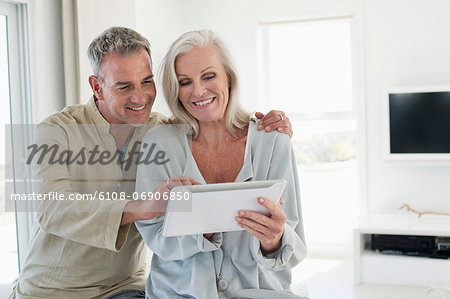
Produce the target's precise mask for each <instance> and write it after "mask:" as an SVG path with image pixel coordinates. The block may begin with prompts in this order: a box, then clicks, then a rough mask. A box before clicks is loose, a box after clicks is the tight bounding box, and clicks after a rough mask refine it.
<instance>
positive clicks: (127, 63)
mask: <svg viewBox="0 0 450 299" xmlns="http://www.w3.org/2000/svg"><path fill="white" fill-rule="evenodd" d="M101 72H102V76H103V81H99V80H98V79H97V78H96V77H94V76H91V77H90V78H89V82H90V84H91V87H92V89H93V91H94V94H95V96H96V97H97V99H98V101H97V102H96V104H97V107H98V110H99V111H100V113H101V114H102V115H103V117H104V118H105V119H106V120H107V121H108V122H109V123H111V124H130V125H140V124H146V123H147V121H148V118H149V115H150V112H151V109H152V105H153V102H154V100H155V96H156V88H155V83H154V81H153V73H152V69H151V68H150V57H149V55H148V54H147V52H146V51H145V50H141V51H140V52H138V53H135V54H131V55H129V56H120V55H117V54H110V55H107V56H106V57H105V59H104V60H103V63H102V65H101ZM91 81H92V82H91Z"/></svg>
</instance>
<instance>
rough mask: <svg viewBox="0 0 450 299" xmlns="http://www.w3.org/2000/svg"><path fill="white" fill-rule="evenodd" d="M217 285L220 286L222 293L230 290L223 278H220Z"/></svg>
mask: <svg viewBox="0 0 450 299" xmlns="http://www.w3.org/2000/svg"><path fill="white" fill-rule="evenodd" d="M217 285H218V286H219V289H220V290H221V291H224V290H226V289H227V288H228V282H227V281H226V280H225V279H223V278H222V277H219V281H218V282H217Z"/></svg>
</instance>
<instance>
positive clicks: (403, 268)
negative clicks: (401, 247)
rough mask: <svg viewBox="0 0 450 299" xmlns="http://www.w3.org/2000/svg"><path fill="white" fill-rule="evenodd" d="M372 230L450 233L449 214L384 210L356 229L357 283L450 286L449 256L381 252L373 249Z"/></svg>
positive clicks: (380, 231) (386, 233)
mask: <svg viewBox="0 0 450 299" xmlns="http://www.w3.org/2000/svg"><path fill="white" fill-rule="evenodd" d="M373 234H383V235H384V234H385V235H406V236H436V237H450V217H449V216H435V215H423V216H422V217H421V218H418V217H417V215H416V214H412V213H410V214H405V213H385V214H375V215H372V216H371V217H370V218H369V219H365V220H364V221H362V222H361V223H360V225H358V227H356V228H355V229H354V274H355V283H371V284H387V285H403V286H422V287H430V286H436V285H448V286H450V274H449V273H450V259H436V258H429V257H417V256H404V255H390V254H382V253H380V252H377V251H373V250H371V249H370V248H371V246H370V245H371V236H372V235H373Z"/></svg>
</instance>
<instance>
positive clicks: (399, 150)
mask: <svg viewBox="0 0 450 299" xmlns="http://www.w3.org/2000/svg"><path fill="white" fill-rule="evenodd" d="M385 110H386V113H385V115H386V117H385V118H386V121H385V136H386V137H385V153H386V154H387V158H388V159H407V160H411V159H413V160H450V86H441V87H424V88H397V89H391V90H389V91H388V92H387V101H386V109H385Z"/></svg>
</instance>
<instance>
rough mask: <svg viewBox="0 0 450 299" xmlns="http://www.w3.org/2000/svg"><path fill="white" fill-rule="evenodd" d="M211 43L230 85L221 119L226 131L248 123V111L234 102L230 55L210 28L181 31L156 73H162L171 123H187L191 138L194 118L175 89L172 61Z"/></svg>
mask: <svg viewBox="0 0 450 299" xmlns="http://www.w3.org/2000/svg"><path fill="white" fill-rule="evenodd" d="M208 45H213V46H215V47H216V49H217V51H218V52H219V55H220V58H221V62H222V64H223V66H224V68H225V72H226V73H227V76H228V80H229V84H230V88H229V99H228V105H227V108H226V110H225V120H226V124H227V127H228V129H229V130H230V131H234V129H235V128H240V129H242V128H244V127H245V126H247V125H248V121H249V119H250V114H249V113H248V112H246V111H244V110H243V109H242V108H241V107H240V106H239V103H238V99H237V96H238V79H237V73H236V69H235V67H234V65H233V63H232V60H231V56H230V54H229V52H228V50H227V49H226V47H225V45H224V44H223V42H222V41H221V40H220V39H219V37H218V36H217V35H216V34H215V33H214V32H212V31H210V30H199V31H189V32H186V33H184V34H183V35H181V36H180V37H179V38H178V39H177V40H176V41H174V42H173V43H172V45H171V46H170V48H169V51H168V52H167V54H166V56H165V57H164V59H163V61H162V63H161V66H160V69H159V73H160V76H161V77H162V86H163V92H164V97H165V98H166V102H167V104H168V105H169V107H170V110H171V111H172V114H173V117H172V118H171V120H170V122H171V123H188V124H190V125H191V126H192V128H193V132H192V133H193V134H192V137H193V138H194V139H195V138H197V136H198V133H199V126H198V122H197V120H196V119H195V118H194V117H193V116H192V115H191V114H190V113H189V112H188V111H187V110H186V109H185V108H184V106H183V104H182V103H181V101H180V99H179V97H178V92H179V83H178V79H177V74H176V72H175V61H176V59H177V57H178V56H180V55H181V54H184V53H187V52H189V51H190V50H192V48H194V47H205V46H208Z"/></svg>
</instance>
